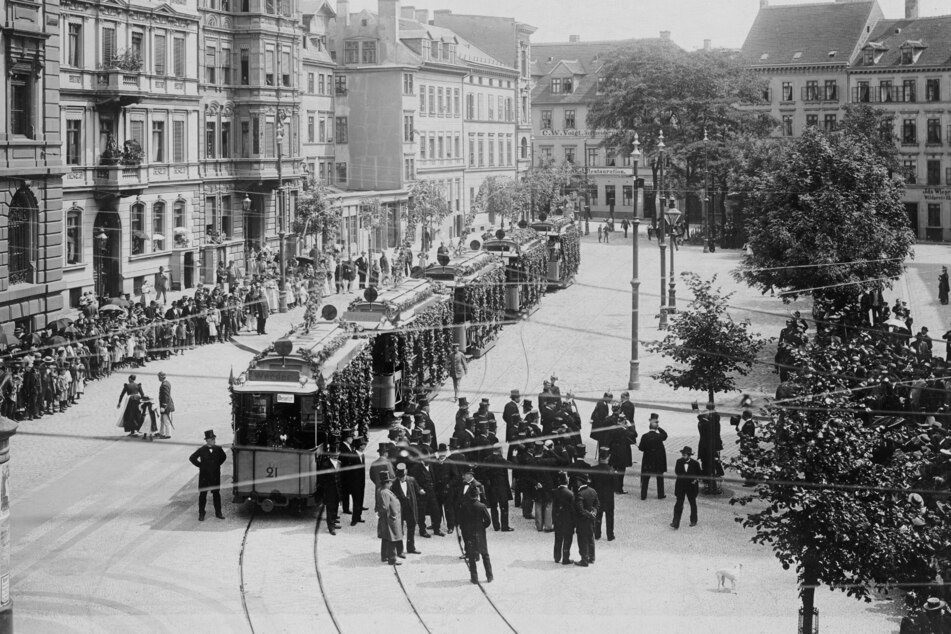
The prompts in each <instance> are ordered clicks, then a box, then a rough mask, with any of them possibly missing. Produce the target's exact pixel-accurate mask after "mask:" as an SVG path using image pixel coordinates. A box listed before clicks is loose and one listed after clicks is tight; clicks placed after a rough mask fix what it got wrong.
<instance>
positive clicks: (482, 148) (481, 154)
mask: <svg viewBox="0 0 951 634" xmlns="http://www.w3.org/2000/svg"><path fill="white" fill-rule="evenodd" d="M479 167H485V136H484V135H482V134H480V135H479Z"/></svg>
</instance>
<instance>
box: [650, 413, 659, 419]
mask: <svg viewBox="0 0 951 634" xmlns="http://www.w3.org/2000/svg"><path fill="white" fill-rule="evenodd" d="M650 419H651V420H660V414H657V413H656V412H655V413H652V414H651V417H650Z"/></svg>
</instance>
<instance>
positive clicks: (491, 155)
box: [489, 134, 495, 167]
mask: <svg viewBox="0 0 951 634" xmlns="http://www.w3.org/2000/svg"><path fill="white" fill-rule="evenodd" d="M494 166H495V135H494V134H490V135H489V167H494Z"/></svg>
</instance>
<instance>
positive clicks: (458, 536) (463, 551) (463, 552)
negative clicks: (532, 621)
mask: <svg viewBox="0 0 951 634" xmlns="http://www.w3.org/2000/svg"><path fill="white" fill-rule="evenodd" d="M461 533H462V531H461V530H459V529H457V530H456V541H457V542H458V544H459V554H461V555H462V557H463V561H462V563H463V565H464V566H466V572H469V562H468V561H466V560H465V556H466V548H465V546H464V545H463V543H462V534H461ZM475 585H477V586H478V587H479V590H480V591H481V592H482V596H484V597H485V600H486V601H488V602H489V605H491V606H492V609H493V610H494V611H495V613H496V614H497V615H498V616H499V618H500V619H502V621H503V622H504V623H505V625H506V627H508V628H509V629H510V630H511V631H512V632H513V634H518V630H517V629H515V626H514V625H512V622H511V621H509V620H508V619H507V618H505V615H504V614H502V610H500V609H499V606H497V605H496V604H495V601H493V600H492V597H490V596H489V593H488V592H486V591H485V586H483V585H482V582H481V581H480V582H478V583H477V584H475Z"/></svg>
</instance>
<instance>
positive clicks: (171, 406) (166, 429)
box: [155, 372, 175, 439]
mask: <svg viewBox="0 0 951 634" xmlns="http://www.w3.org/2000/svg"><path fill="white" fill-rule="evenodd" d="M158 379H159V393H158V402H159V415H160V416H161V426H160V427H159V433H157V434H155V437H156V438H162V439H165V438H171V437H172V436H171V434H170V432H171V430H172V428H173V427H175V425H174V424H172V412H174V411H175V401H174V400H172V384H171V383H169V381H168V379H167V378H165V373H164V372H159V373H158Z"/></svg>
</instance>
